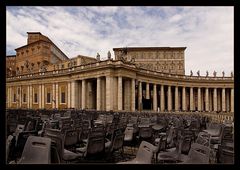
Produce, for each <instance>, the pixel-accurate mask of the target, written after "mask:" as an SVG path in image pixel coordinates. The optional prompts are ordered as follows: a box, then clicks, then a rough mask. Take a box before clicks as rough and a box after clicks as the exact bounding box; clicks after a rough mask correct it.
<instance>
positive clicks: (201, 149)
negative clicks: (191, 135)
mask: <svg viewBox="0 0 240 170" xmlns="http://www.w3.org/2000/svg"><path fill="white" fill-rule="evenodd" d="M209 159H210V148H209V147H206V146H203V145H201V144H198V143H193V144H192V146H191V149H190V151H189V153H188V156H187V157H186V158H185V159H183V160H182V162H181V164H209Z"/></svg>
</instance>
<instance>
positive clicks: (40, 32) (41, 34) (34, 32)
mask: <svg viewBox="0 0 240 170" xmlns="http://www.w3.org/2000/svg"><path fill="white" fill-rule="evenodd" d="M27 34H40V35H42V34H41V32H27Z"/></svg>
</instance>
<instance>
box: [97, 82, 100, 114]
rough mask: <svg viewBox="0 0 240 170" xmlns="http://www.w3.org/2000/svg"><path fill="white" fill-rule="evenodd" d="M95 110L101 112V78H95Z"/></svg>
mask: <svg viewBox="0 0 240 170" xmlns="http://www.w3.org/2000/svg"><path fill="white" fill-rule="evenodd" d="M97 110H101V78H100V77H98V78H97Z"/></svg>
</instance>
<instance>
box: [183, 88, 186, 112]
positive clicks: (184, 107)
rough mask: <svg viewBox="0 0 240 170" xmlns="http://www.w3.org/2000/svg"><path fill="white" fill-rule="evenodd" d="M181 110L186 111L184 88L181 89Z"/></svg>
mask: <svg viewBox="0 0 240 170" xmlns="http://www.w3.org/2000/svg"><path fill="white" fill-rule="evenodd" d="M182 110H183V111H185V110H186V88H185V87H182Z"/></svg>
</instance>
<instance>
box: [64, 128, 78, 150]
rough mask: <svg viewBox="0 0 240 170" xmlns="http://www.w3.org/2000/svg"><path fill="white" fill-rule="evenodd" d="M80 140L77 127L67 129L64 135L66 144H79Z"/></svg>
mask: <svg viewBox="0 0 240 170" xmlns="http://www.w3.org/2000/svg"><path fill="white" fill-rule="evenodd" d="M78 140H79V131H77V130H75V129H71V130H66V131H65V135H64V146H65V147H68V146H73V145H75V144H77V142H78Z"/></svg>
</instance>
